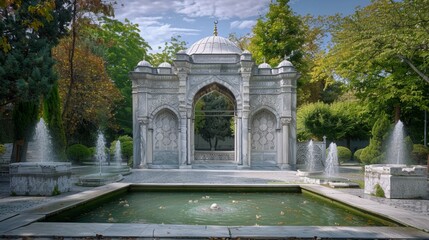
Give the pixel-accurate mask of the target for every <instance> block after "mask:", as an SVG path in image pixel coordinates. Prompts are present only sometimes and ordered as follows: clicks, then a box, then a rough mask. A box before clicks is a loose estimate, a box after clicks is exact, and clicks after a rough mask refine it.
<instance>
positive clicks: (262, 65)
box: [258, 62, 271, 68]
mask: <svg viewBox="0 0 429 240" xmlns="http://www.w3.org/2000/svg"><path fill="white" fill-rule="evenodd" d="M258 68H271V66H270V64H268V63H266V62H264V63H261V64H259V66H258Z"/></svg>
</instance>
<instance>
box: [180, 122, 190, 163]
mask: <svg viewBox="0 0 429 240" xmlns="http://www.w3.org/2000/svg"><path fill="white" fill-rule="evenodd" d="M187 122H188V119H187V118H186V115H185V117H182V118H181V119H180V138H179V139H180V142H179V143H180V156H179V168H186V167H187V164H186V163H187V154H188V151H187V148H188V144H189V143H188V141H187V135H188V128H187V126H186V125H187Z"/></svg>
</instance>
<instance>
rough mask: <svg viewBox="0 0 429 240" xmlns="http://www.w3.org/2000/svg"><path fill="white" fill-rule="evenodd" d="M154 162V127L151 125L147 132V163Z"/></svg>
mask: <svg viewBox="0 0 429 240" xmlns="http://www.w3.org/2000/svg"><path fill="white" fill-rule="evenodd" d="M152 163H153V128H152V127H149V129H148V132H147V165H148V166H150V165H151V164H152Z"/></svg>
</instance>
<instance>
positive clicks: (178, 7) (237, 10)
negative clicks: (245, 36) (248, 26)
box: [173, 0, 269, 20]
mask: <svg viewBox="0 0 429 240" xmlns="http://www.w3.org/2000/svg"><path fill="white" fill-rule="evenodd" d="M268 3H269V0H247V1H237V0H216V1H213V0H178V1H175V2H174V4H173V5H174V8H175V12H177V13H180V14H183V15H185V16H187V17H193V18H195V17H214V18H218V19H220V20H225V19H230V18H240V19H244V18H248V17H254V16H258V15H261V14H262V13H263V12H265V10H266V9H267V6H268Z"/></svg>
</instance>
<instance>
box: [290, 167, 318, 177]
mask: <svg viewBox="0 0 429 240" xmlns="http://www.w3.org/2000/svg"><path fill="white" fill-rule="evenodd" d="M322 174H323V171H308V170H303V169H298V170H297V173H296V175H297V176H300V177H308V176H316V175H322Z"/></svg>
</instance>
